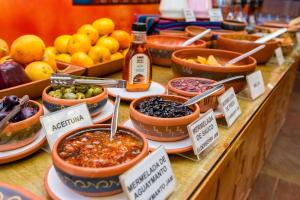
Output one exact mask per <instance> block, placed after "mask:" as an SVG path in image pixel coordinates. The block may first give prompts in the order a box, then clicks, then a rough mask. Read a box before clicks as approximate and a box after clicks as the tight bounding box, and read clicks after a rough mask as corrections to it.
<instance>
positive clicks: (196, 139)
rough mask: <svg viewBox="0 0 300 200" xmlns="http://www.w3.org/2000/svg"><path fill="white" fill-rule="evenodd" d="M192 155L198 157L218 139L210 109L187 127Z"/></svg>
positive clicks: (215, 124) (214, 120) (212, 113)
mask: <svg viewBox="0 0 300 200" xmlns="http://www.w3.org/2000/svg"><path fill="white" fill-rule="evenodd" d="M188 132H189V135H190V138H191V140H192V145H193V150H194V154H195V155H196V156H198V155H199V154H200V153H201V152H203V151H204V150H205V149H207V148H208V147H209V146H210V145H211V144H213V143H214V141H216V139H217V138H218V137H219V130H218V124H217V121H216V118H215V115H214V112H213V110H212V109H210V110H209V111H207V112H206V113H205V114H204V115H202V116H200V118H198V119H197V120H195V121H194V122H192V123H191V124H189V125H188Z"/></svg>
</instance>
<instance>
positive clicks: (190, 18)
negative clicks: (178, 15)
mask: <svg viewBox="0 0 300 200" xmlns="http://www.w3.org/2000/svg"><path fill="white" fill-rule="evenodd" d="M183 14H184V18H185V21H186V22H195V21H196V17H195V13H194V11H193V10H192V9H183Z"/></svg>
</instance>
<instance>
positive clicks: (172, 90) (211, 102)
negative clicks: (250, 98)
mask: <svg viewBox="0 0 300 200" xmlns="http://www.w3.org/2000/svg"><path fill="white" fill-rule="evenodd" d="M181 79H193V80H198V81H200V82H202V83H203V84H212V83H215V82H216V81H214V80H211V79H206V78H197V77H180V78H174V79H172V80H170V81H169V82H168V85H167V89H168V94H169V95H177V96H182V97H185V98H192V97H194V96H197V95H199V94H201V92H188V91H184V90H181V89H178V88H176V87H174V86H173V85H172V82H173V81H176V80H181ZM224 92H225V87H223V88H222V89H221V90H219V91H217V92H215V93H214V94H212V95H210V96H209V97H206V98H205V99H203V100H202V101H199V102H198V105H199V107H200V112H201V113H204V112H206V111H208V110H209V109H211V108H212V109H216V108H217V107H218V97H219V96H220V95H222V94H223V93H224Z"/></svg>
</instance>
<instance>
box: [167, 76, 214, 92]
mask: <svg viewBox="0 0 300 200" xmlns="http://www.w3.org/2000/svg"><path fill="white" fill-rule="evenodd" d="M209 83H212V82H208V81H203V80H197V79H193V78H182V79H176V80H173V81H172V82H171V85H172V86H173V87H175V88H176V89H178V90H182V91H186V92H197V93H203V92H205V91H206V90H208V89H211V88H212V87H211V86H204V85H203V84H209Z"/></svg>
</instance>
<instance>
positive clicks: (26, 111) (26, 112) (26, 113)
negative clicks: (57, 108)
mask: <svg viewBox="0 0 300 200" xmlns="http://www.w3.org/2000/svg"><path fill="white" fill-rule="evenodd" d="M35 113H37V109H35V108H33V107H24V108H22V109H21V111H20V112H18V114H16V115H15V116H14V117H13V118H12V119H11V122H19V121H22V120H25V119H28V118H30V117H32V116H33V115H35Z"/></svg>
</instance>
